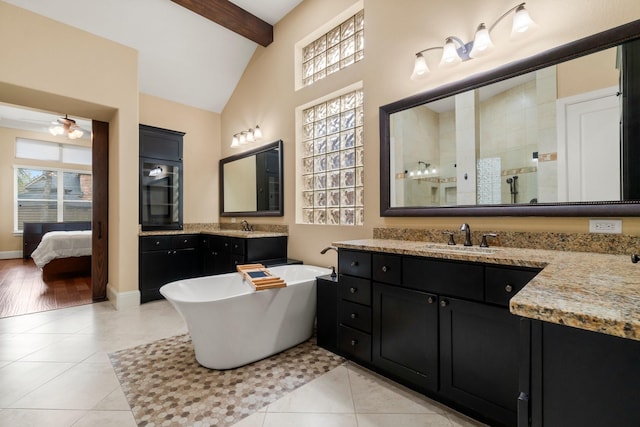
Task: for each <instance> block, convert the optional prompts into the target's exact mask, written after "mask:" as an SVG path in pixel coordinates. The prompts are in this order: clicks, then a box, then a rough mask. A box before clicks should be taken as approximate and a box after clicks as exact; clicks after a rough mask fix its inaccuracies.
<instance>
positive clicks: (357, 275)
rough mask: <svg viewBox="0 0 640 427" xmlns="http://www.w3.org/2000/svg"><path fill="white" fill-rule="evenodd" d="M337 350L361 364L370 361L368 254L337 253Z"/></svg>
mask: <svg viewBox="0 0 640 427" xmlns="http://www.w3.org/2000/svg"><path fill="white" fill-rule="evenodd" d="M339 254H340V255H339V257H338V271H340V276H339V280H338V322H337V327H338V350H339V351H340V352H341V353H342V354H345V355H347V356H349V357H350V358H353V359H355V360H359V361H362V362H365V363H368V362H370V361H371V254H370V253H367V252H358V251H344V250H341V251H340V252H339Z"/></svg>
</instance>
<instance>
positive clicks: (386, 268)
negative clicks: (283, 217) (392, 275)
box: [382, 265, 389, 273]
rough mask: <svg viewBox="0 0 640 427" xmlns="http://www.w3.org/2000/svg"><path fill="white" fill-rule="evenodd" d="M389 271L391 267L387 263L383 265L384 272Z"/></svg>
mask: <svg viewBox="0 0 640 427" xmlns="http://www.w3.org/2000/svg"><path fill="white" fill-rule="evenodd" d="M387 271H389V267H387V266H386V265H383V266H382V272H383V273H386V272H387Z"/></svg>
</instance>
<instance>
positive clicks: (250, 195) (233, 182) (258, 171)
mask: <svg viewBox="0 0 640 427" xmlns="http://www.w3.org/2000/svg"><path fill="white" fill-rule="evenodd" d="M282 183H283V181H282V141H276V142H273V143H271V144H267V145H264V146H262V147H259V148H256V149H255V150H251V151H246V152H244V153H240V154H237V155H235V156H231V157H227V158H224V159H222V160H220V215H221V216H240V215H241V216H282V215H283V206H284V205H283V192H282Z"/></svg>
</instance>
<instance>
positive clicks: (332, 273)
mask: <svg viewBox="0 0 640 427" xmlns="http://www.w3.org/2000/svg"><path fill="white" fill-rule="evenodd" d="M330 250H333V251H336V253H338V248H336V247H335V246H327V247H326V248H324V249H323V250H321V251H320V254H321V255H324V254H326V253H327V252H329V251H330ZM329 268H331V278H332V279H335V278H336V277H338V274H337V273H336V268H335V267H334V266H333V265H332V266H330V267H329Z"/></svg>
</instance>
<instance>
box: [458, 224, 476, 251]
mask: <svg viewBox="0 0 640 427" xmlns="http://www.w3.org/2000/svg"><path fill="white" fill-rule="evenodd" d="M460 231H464V245H465V246H473V243H471V227H469V224H467V223H466V222H465V223H463V224H462V225H461V226H460Z"/></svg>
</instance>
